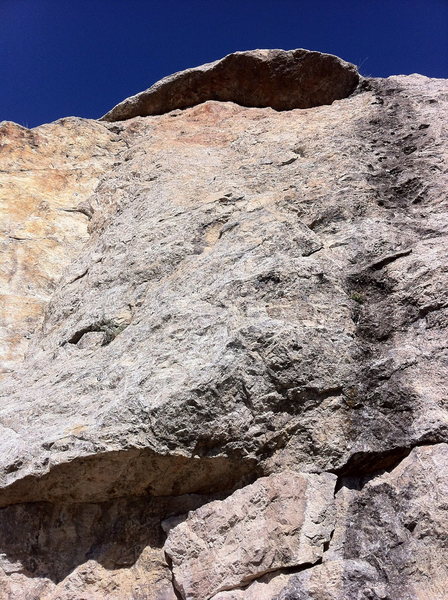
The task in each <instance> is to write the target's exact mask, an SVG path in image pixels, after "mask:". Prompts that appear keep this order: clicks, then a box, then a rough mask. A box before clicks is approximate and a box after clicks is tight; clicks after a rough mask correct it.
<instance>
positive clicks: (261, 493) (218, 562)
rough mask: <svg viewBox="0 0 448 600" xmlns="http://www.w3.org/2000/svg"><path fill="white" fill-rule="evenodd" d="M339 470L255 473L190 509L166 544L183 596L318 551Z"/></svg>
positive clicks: (204, 594)
mask: <svg viewBox="0 0 448 600" xmlns="http://www.w3.org/2000/svg"><path fill="white" fill-rule="evenodd" d="M335 483H336V476H335V475H331V474H330V473H325V474H322V475H312V474H306V475H298V474H296V473H293V472H285V473H281V474H279V475H271V476H270V477H263V478H261V479H258V480H257V481H256V482H255V483H254V484H252V485H249V486H246V487H245V488H243V489H241V490H238V491H236V492H235V493H234V494H232V495H231V496H229V497H228V498H227V499H226V500H223V501H217V502H211V503H209V504H207V505H205V506H203V507H202V508H200V509H198V510H197V511H194V512H193V513H189V515H188V517H187V519H185V521H183V522H182V523H180V524H178V525H176V526H175V527H173V528H172V529H171V530H170V531H169V534H168V539H167V542H166V544H165V546H164V550H165V552H166V553H167V554H168V556H169V557H170V559H171V562H172V564H173V573H174V582H175V586H176V588H177V589H178V590H179V591H180V593H181V595H182V598H185V600H206V599H207V598H210V597H211V596H213V595H214V594H216V593H217V592H219V591H222V590H228V589H231V588H235V587H240V586H244V585H247V583H248V582H250V581H251V580H252V579H255V578H257V577H260V576H262V575H264V574H265V573H269V572H270V571H274V570H277V569H280V568H284V567H295V566H299V565H304V564H313V563H315V562H316V561H317V560H318V559H320V558H321V557H322V554H323V550H324V544H325V543H327V542H328V541H329V539H330V534H331V533H332V531H333V527H334V514H333V511H332V505H333V497H334V486H335Z"/></svg>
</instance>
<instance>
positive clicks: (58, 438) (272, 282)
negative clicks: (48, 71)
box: [0, 50, 448, 600]
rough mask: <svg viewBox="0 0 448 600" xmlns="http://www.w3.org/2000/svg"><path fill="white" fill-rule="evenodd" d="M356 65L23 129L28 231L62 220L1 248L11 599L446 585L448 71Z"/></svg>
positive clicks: (317, 593) (0, 494)
mask: <svg viewBox="0 0 448 600" xmlns="http://www.w3.org/2000/svg"><path fill="white" fill-rule="evenodd" d="M252 67H253V69H252ZM311 67H312V68H311ZM307 69H308V70H307ZM319 69H320V70H319ZM314 77H317V79H313V78H314ZM242 78H243V79H244V80H245V81H247V85H248V86H249V87H248V88H247V89H249V88H250V94H248V96H246V99H244V98H241V97H240V96H237V95H235V90H237V89H242V88H241V81H242ZM358 79H359V76H358V75H357V73H356V71H355V70H354V69H353V68H352V67H351V66H350V65H347V64H346V63H343V62H342V61H340V60H339V59H336V58H335V57H329V56H328V55H320V54H319V53H308V52H307V51H303V50H296V51H289V52H283V51H254V52H248V53H237V54H236V55H231V56H229V57H226V58H225V59H223V60H222V61H218V62H216V63H211V65H206V66H204V67H200V68H198V69H196V70H195V69H193V70H189V71H187V72H184V73H181V74H176V75H174V76H173V77H172V78H167V79H165V80H162V82H160V83H159V84H156V85H155V86H153V88H150V90H148V91H147V92H143V93H142V94H141V95H138V96H136V97H133V98H131V99H129V100H125V101H124V102H123V103H121V104H120V105H118V107H116V108H115V109H113V110H112V111H111V112H110V113H108V115H106V116H105V117H104V120H101V121H97V122H96V121H85V120H78V119H69V120H63V121H59V122H56V123H55V124H52V125H46V126H42V127H40V128H36V129H35V130H31V131H29V130H25V129H23V128H20V127H19V126H16V125H13V124H4V125H3V126H2V127H3V129H2V131H3V132H4V135H6V138H7V140H8V142H7V144H3V146H2V149H1V153H0V158H1V157H3V158H1V159H2V160H4V161H5V162H4V163H3V164H4V165H5V166H4V167H3V169H4V171H7V172H8V175H9V178H8V180H7V181H8V183H7V184H5V185H8V186H9V185H15V186H16V188H17V194H16V196H14V197H20V198H22V197H23V198H24V199H26V198H33V200H32V201H31V200H30V202H29V203H28V204H26V202H25V200H23V203H24V204H23V206H24V207H25V208H23V209H22V208H21V209H20V210H21V211H22V212H20V214H19V212H17V211H18V208H17V206H18V205H17V204H16V203H14V202H12V201H9V203H8V204H7V205H5V206H6V213H5V214H6V215H7V218H6V219H5V221H4V222H5V223H6V226H5V227H4V230H5V232H6V233H5V236H6V235H9V236H10V238H11V237H12V238H21V237H23V236H24V234H22V233H21V228H22V229H26V230H27V231H34V229H33V227H37V226H39V227H40V228H47V229H46V230H48V231H50V234H49V235H46V236H45V237H44V238H43V239H41V240H37V239H34V238H33V240H22V239H20V240H18V239H12V240H11V239H10V238H5V239H6V241H5V244H10V245H11V248H14V252H15V254H14V256H16V257H17V256H18V257H19V259H17V258H15V259H14V260H16V263H14V264H16V265H17V266H16V268H15V269H14V268H13V266H11V265H13V261H12V258H10V257H11V256H12V254H11V253H9V252H6V253H4V254H3V255H2V259H3V261H4V263H3V266H2V269H3V270H2V273H5V274H7V273H10V274H9V275H7V276H6V275H5V278H4V284H3V292H2V293H3V295H4V297H5V298H6V299H7V301H8V302H9V304H8V305H6V304H5V307H6V306H11V307H13V309H8V311H6V310H5V311H4V316H3V321H2V326H3V327H5V324H6V329H5V330H6V335H5V339H6V342H5V350H4V357H6V359H5V360H7V364H6V370H8V371H12V372H11V373H9V374H8V376H7V377H5V378H4V380H3V381H2V386H1V399H2V403H1V408H0V428H1V433H2V436H1V438H0V446H1V450H2V451H1V454H0V506H1V507H3V508H1V509H0V531H1V532H2V536H1V537H2V542H1V544H0V545H1V547H0V557H1V560H0V569H1V570H0V582H1V584H2V587H1V588H0V598H1V599H2V600H3V598H5V599H8V600H12V599H13V598H14V599H16V598H19V599H21V598H23V599H27V600H29V599H34V598H36V599H37V598H46V599H47V600H49V599H50V598H51V599H52V600H56V599H59V600H63V599H64V600H65V599H68V598H73V600H74V599H75V598H76V599H78V598H86V600H87V599H88V600H93V599H98V600H99V599H104V600H106V599H109V598H117V599H118V598H135V599H154V600H172V599H173V598H176V597H182V598H183V600H206V599H208V598H213V600H255V599H257V600H271V599H272V600H274V599H276V600H292V599H299V600H308V599H313V600H324V599H327V598H328V600H352V599H357V600H367V599H369V600H372V599H380V598H381V599H383V600H386V599H390V600H392V599H395V598H400V600H401V599H402V598H403V599H404V600H421V599H423V598H424V599H425V600H428V599H430V600H442V598H443V594H444V593H445V592H444V590H445V589H446V572H445V571H444V568H443V564H442V560H443V558H441V557H443V544H444V543H445V541H444V540H445V539H446V538H447V535H446V528H447V527H446V526H447V516H446V510H447V509H446V501H445V500H444V497H445V498H446V491H444V490H445V488H446V485H447V474H446V470H444V467H445V466H446V463H447V451H446V442H447V441H448V420H447V406H446V404H447V399H446V383H447V363H448V360H447V359H448V354H447V345H446V323H447V315H448V313H447V310H448V297H447V289H448V286H447V272H448V268H447V253H446V234H447V226H448V218H447V211H446V202H445V200H446V189H447V170H446V159H447V153H448V152H447V143H446V140H447V126H446V123H447V117H448V114H447V113H448V109H447V107H448V84H447V82H446V81H444V80H435V79H428V78H426V77H423V76H420V75H412V76H396V77H390V78H388V79H368V80H367V79H363V80H362V81H361V82H360V84H359V85H358V87H356V86H357V83H358ZM335 81H338V82H340V85H341V87H338V86H336V85H335V84H334V82H335ZM198 82H199V83H198ZM254 82H256V84H257V85H256V86H255V84H254ZM313 82H315V83H313ZM331 82H333V83H331ZM299 83H300V85H299ZM199 84H200V85H199ZM355 88H356V90H355V91H354V89H355ZM192 90H193V91H194V90H197V91H198V93H197V95H194V94H193V93H192ZM319 90H320V91H319ZM322 90H327V91H328V90H332V93H334V95H333V96H325V95H320V96H319V94H321V92H322ZM255 92H257V94H258V92H259V95H258V96H257V95H256V93H255ZM352 92H353V93H352ZM212 94H213V95H212ZM231 94H233V95H231ZM350 94H351V95H350ZM298 98H301V100H300V101H299V100H298ZM303 98H308V100H306V101H305V100H303ZM324 98H326V100H325V99H324ZM288 99H289V100H288ZM222 100H225V102H222ZM288 101H289V102H290V104H287V102H288ZM179 102H180V104H179ZM302 102H303V103H302ZM176 103H177V104H176ZM188 106H189V108H185V107H188ZM263 106H264V108H263ZM304 107H305V108H304ZM173 109H175V110H173ZM287 109H291V110H287ZM279 110H281V112H279ZM145 115H152V116H145ZM120 119H122V120H120ZM111 121H115V122H111ZM8 136H9V137H8ZM33 136H37V137H38V138H39V136H44V138H45V144H43V143H38V144H37V146H36V144H34V142H33V140H34V137H33ZM39 139H40V138H39ZM33 144H34V145H33ZM36 148H37V149H36ZM67 153H68V155H69V156H68V157H67V156H66V154H67ZM39 161H41V162H39ZM40 164H42V165H44V166H42V167H36V165H40ZM17 165H18V169H22V170H23V169H30V168H32V167H33V165H34V167H35V168H38V169H39V168H43V169H45V171H44V172H45V178H46V180H48V186H49V187H48V190H47V191H46V192H45V193H46V194H47V196H48V198H47V202H48V203H49V208H48V211H47V212H46V213H45V211H43V209H42V208H39V206H40V205H38V204H36V203H37V200H35V199H34V198H35V197H36V198H37V197H39V198H40V197H41V195H42V194H43V191H42V189H43V188H42V189H41V187H39V186H42V185H43V183H42V181H43V180H40V179H39V180H37V179H36V178H35V175H33V173H32V172H28V171H23V172H22V171H20V173H21V175H20V178H19V179H18V180H16V179H14V177H15V176H14V177H13V176H12V175H11V173H12V172H13V169H15V168H16V166H17ZM61 165H62V166H61ZM62 167H63V168H64V169H67V171H69V174H68V173H65V172H64V177H65V178H66V179H64V181H65V182H66V184H67V187H65V184H64V185H62V184H61V189H62V191H61V194H62V195H61V196H58V194H59V192H58V191H57V189H58V188H57V186H56V184H55V183H54V181H55V180H56V179H57V173H56V171H57V170H58V169H59V168H61V169H62ZM73 173H76V175H74V174H73ZM55 178H56V179H55ZM10 181H12V182H13V183H12V184H11V183H10ZM16 188H14V189H16ZM9 189H10V188H8V187H6V190H7V195H6V196H5V197H6V198H7V199H11V198H13V196H12V195H11V196H10V195H8V194H9V192H8V190H9ZM11 189H12V188H11ZM74 194H78V196H76V200H75V198H74ZM61 198H62V199H61ZM80 203H81V204H80ZM20 206H21V204H20ZM26 206H28V207H29V208H26ZM61 206H62V208H63V209H64V210H62V211H59V208H61ZM67 210H69V213H67V212H66V211H67ZM73 211H74V212H73ZM60 213H61V214H62V217H63V218H62V220H60V217H59V215H60ZM67 214H68V215H69V221H66V219H67V217H66V216H64V215H67ZM58 219H59V220H58ZM64 219H65V220H64ZM70 219H71V220H70ZM73 219H74V220H73ZM87 220H89V221H88V227H87ZM11 223H15V225H14V227H15V229H14V228H13V227H12V225H10V224H11ZM36 224H37V225H36ZM8 232H10V233H8ZM11 232H12V233H11ZM55 232H56V233H57V235H56V233H55ZM33 235H34V234H33ZM47 238H51V242H52V245H48V240H47ZM8 240H9V241H8ZM23 242H24V243H25V244H26V245H23V253H22V254H20V253H18V250H17V247H18V248H20V249H22V246H17V247H16V245H18V244H22V243H23ZM7 248H9V246H7ZM36 256H39V257H42V258H41V259H40V261H39V265H37V264H36V261H35V260H34V258H33V257H36ZM61 256H63V259H62V258H61ZM50 267H51V268H50ZM42 272H45V277H44V276H43V275H42V274H41V273H42ZM14 297H20V301H17V302H16V303H15V304H14V302H13V300H10V298H14ZM23 298H24V299H23ZM27 303H28V304H30V305H31V304H32V305H33V311H34V312H32V317H28V316H27V315H28V313H27V312H26V310H27V309H25V308H24V307H25V306H28V304H27ZM30 314H31V313H30ZM27 319H28V320H27ZM26 349H27V350H26ZM25 351H26V356H25V358H24V359H23V360H22V361H20V360H19V359H20V358H21V356H22V355H23V354H24V353H25ZM336 481H337V485H336V490H337V491H336V495H335V496H334V489H335V484H336ZM428 482H429V483H428ZM188 511H190V512H189V514H188V515H187V514H186V513H188ZM162 522H163V523H164V527H165V529H166V531H167V533H168V537H167V540H166V541H165V538H166V534H165V533H164V532H163V531H162V525H161V523H162ZM17 523H20V525H19V526H17ZM2 594H3V595H2Z"/></svg>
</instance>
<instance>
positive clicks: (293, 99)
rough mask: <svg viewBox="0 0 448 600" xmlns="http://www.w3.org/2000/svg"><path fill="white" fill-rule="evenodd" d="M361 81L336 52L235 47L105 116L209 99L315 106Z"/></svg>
mask: <svg viewBox="0 0 448 600" xmlns="http://www.w3.org/2000/svg"><path fill="white" fill-rule="evenodd" d="M358 81H359V74H358V72H357V70H356V67H355V66H354V65H352V64H350V63H347V62H345V61H343V60H341V59H340V58H338V57H337V56H333V55H332V54H322V53H321V52H311V51H309V50H303V49H302V48H299V49H297V50H250V51H248V52H235V53H234V54H229V55H228V56H225V57H224V58H222V59H221V60H216V61H214V62H211V63H207V64H205V65H201V66H199V67H196V68H194V69H187V70H185V71H180V72H178V73H174V75H170V76H169V77H165V78H164V79H162V80H160V81H158V82H157V83H155V84H154V85H153V86H151V87H150V88H149V89H147V90H145V91H144V92H141V93H140V94H137V95H135V96H131V97H130V98H127V99H126V100H123V102H120V103H119V104H117V106H115V107H114V108H113V109H112V110H110V111H109V112H108V113H106V114H105V115H104V117H102V120H104V121H123V120H125V119H131V118H132V117H137V116H140V117H146V116H148V115H161V114H163V113H167V112H170V111H172V110H175V109H178V108H188V107H190V106H195V105H196V104H201V103H202V102H206V101H207V100H220V101H222V102H235V103H236V104H241V105H242V106H254V107H258V108H264V107H267V106H270V107H271V108H274V109H275V110H291V109H293V108H312V107H313V106H321V105H323V104H331V103H332V102H334V101H335V100H339V99H341V98H346V97H347V96H349V95H350V94H351V93H352V92H353V90H354V89H355V88H356V86H357V84H358Z"/></svg>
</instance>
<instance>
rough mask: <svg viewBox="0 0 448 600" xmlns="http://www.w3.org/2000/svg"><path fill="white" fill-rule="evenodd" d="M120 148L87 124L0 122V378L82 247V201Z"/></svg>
mask: <svg viewBox="0 0 448 600" xmlns="http://www.w3.org/2000/svg"><path fill="white" fill-rule="evenodd" d="M123 148H124V144H123V142H122V141H120V140H119V139H118V137H117V136H116V135H115V134H113V133H112V132H109V131H107V130H105V129H104V127H101V126H100V125H98V124H97V123H95V122H92V121H87V120H86V119H77V118H68V119H61V120H59V121H56V122H55V123H51V124H49V125H42V126H41V127H36V128H35V129H26V128H25V127H21V126H20V125H16V124H15V123H11V122H8V121H4V122H2V123H0V215H1V222H0V245H1V265H0V298H1V312H0V377H1V376H2V375H1V374H2V373H3V374H4V373H5V372H8V371H11V370H13V369H14V366H15V364H16V361H18V360H19V361H20V360H21V359H22V358H23V355H24V353H25V351H26V349H27V346H28V341H29V339H30V337H31V335H32V334H33V333H34V331H35V330H36V329H37V327H38V326H39V325H40V324H41V323H42V317H43V313H44V310H45V307H46V305H47V303H48V301H49V299H50V298H51V295H52V293H53V291H54V289H55V286H56V283H57V282H58V281H59V279H60V277H61V275H62V273H63V272H64V269H65V268H66V267H67V266H68V265H69V264H70V262H71V261H72V260H73V258H74V257H75V256H76V255H77V253H78V252H79V250H80V248H81V247H82V245H83V244H84V242H85V241H86V240H87V238H88V234H87V223H88V219H89V214H88V213H87V212H86V211H85V210H84V209H83V207H82V202H83V201H84V200H85V199H86V198H88V197H89V196H91V194H92V193H93V191H94V189H95V187H96V185H97V183H98V181H99V180H100V178H101V176H102V174H103V173H104V172H105V171H107V170H109V169H110V167H111V165H112V164H113V162H114V155H115V152H119V151H120V150H123Z"/></svg>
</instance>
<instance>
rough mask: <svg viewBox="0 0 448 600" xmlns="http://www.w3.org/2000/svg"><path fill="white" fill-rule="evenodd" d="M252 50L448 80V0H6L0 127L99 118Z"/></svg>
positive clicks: (374, 72) (1, 9) (367, 71)
mask: <svg viewBox="0 0 448 600" xmlns="http://www.w3.org/2000/svg"><path fill="white" fill-rule="evenodd" d="M253 48H286V49H290V48H308V49H311V50H320V51H323V52H330V53H332V54H337V55H338V56H340V57H342V58H344V59H345V60H348V61H350V62H354V63H355V64H357V65H359V66H360V70H361V73H362V74H364V75H370V76H375V77H382V76H388V75H391V74H398V73H415V72H418V73H422V74H424V75H428V76H432V77H448V0H164V1H162V0H0V81H1V82H2V86H1V94H0V120H11V121H16V122H18V123H21V124H22V125H26V126H28V127H34V126H36V125H39V124H41V123H45V122H49V121H53V120H55V119H58V118H60V117H63V116H68V115H77V116H82V117H89V118H97V117H99V116H101V115H102V114H104V113H105V112H106V111H107V110H109V109H110V108H112V106H114V105H115V104H116V103H117V102H119V101H120V100H122V99H123V98H125V97H127V96H130V95H132V94H135V93H137V92H139V91H141V90H143V89H146V88H147V87H149V86H150V85H151V84H152V83H154V82H155V81H157V80H158V79H160V78H161V77H163V76H165V75H169V74H170V73H173V72H175V71H178V70H181V69H184V68H187V67H192V66H196V65H199V64H201V63H204V62H210V61H212V60H215V59H217V58H220V57H222V56H224V55H225V54H228V53H229V52H233V51H235V50H248V49H253Z"/></svg>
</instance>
